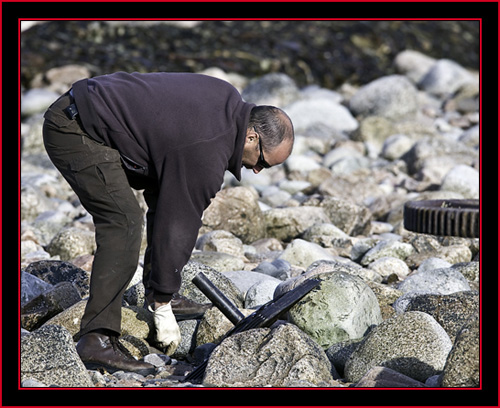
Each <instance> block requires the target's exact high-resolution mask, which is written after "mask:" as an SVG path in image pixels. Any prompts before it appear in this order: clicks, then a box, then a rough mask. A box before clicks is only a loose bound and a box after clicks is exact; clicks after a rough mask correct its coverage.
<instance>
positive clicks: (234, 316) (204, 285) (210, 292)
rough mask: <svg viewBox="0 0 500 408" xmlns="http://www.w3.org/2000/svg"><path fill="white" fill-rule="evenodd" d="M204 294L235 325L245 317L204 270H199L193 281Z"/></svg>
mask: <svg viewBox="0 0 500 408" xmlns="http://www.w3.org/2000/svg"><path fill="white" fill-rule="evenodd" d="M192 282H193V283H194V284H195V285H196V287H197V288H198V289H200V290H201V291H202V292H203V294H204V295H205V296H206V297H207V298H209V299H210V301H211V302H212V303H213V304H214V305H215V306H216V307H217V309H219V310H220V311H221V312H222V313H223V314H224V316H226V317H227V318H228V319H229V320H230V321H231V323H233V324H234V325H236V324H238V323H239V322H240V320H242V319H244V318H245V315H244V314H243V313H241V312H240V311H239V309H238V308H237V307H236V306H235V305H234V304H233V302H231V301H230V300H229V299H228V298H227V297H226V296H225V295H224V294H223V293H222V292H221V291H220V290H219V289H218V288H217V287H216V286H215V285H214V284H213V283H212V282H210V280H209V279H208V278H207V277H206V275H205V274H204V273H203V272H199V273H198V275H196V276H195V277H194V278H193V281H192Z"/></svg>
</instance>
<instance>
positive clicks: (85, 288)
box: [26, 260, 90, 298]
mask: <svg viewBox="0 0 500 408" xmlns="http://www.w3.org/2000/svg"><path fill="white" fill-rule="evenodd" d="M26 272H28V273H30V274H31V275H33V276H36V277H38V278H40V279H42V280H44V281H45V282H47V283H50V284H51V285H56V284H58V283H61V282H71V283H72V284H73V286H74V287H75V288H76V289H77V290H78V293H79V294H80V296H81V297H82V298H84V297H86V296H88V295H89V290H90V272H87V271H85V270H83V269H80V268H78V267H76V266H75V265H73V264H72V263H70V262H64V261H52V260H48V261H38V262H33V263H31V264H29V265H28V266H27V267H26Z"/></svg>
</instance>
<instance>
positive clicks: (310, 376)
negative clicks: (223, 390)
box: [203, 324, 332, 387]
mask: <svg viewBox="0 0 500 408" xmlns="http://www.w3.org/2000/svg"><path fill="white" fill-rule="evenodd" d="M298 381H307V382H308V383H311V384H314V385H316V386H321V385H329V384H330V383H331V381H332V374H331V364H330V362H329V361H328V358H327V357H326V355H325V353H324V351H323V350H322V349H321V348H320V347H319V346H318V345H317V344H316V343H315V342H314V341H313V340H311V339H310V338H309V337H308V336H306V335H305V334H304V333H303V332H301V331H300V330H299V329H297V327H295V326H293V325H290V324H285V325H279V326H277V327H276V328H275V329H273V330H271V329H253V330H248V331H246V332H243V333H239V334H236V335H234V336H231V337H228V338H227V339H225V340H224V341H223V342H222V343H221V344H220V345H219V346H218V347H217V348H216V349H215V350H214V351H213V353H212V354H211V356H210V359H209V361H208V365H207V370H206V376H205V379H204V381H203V384H204V385H205V386H214V387H288V386H293V384H295V383H296V382H298Z"/></svg>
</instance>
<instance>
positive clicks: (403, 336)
mask: <svg viewBox="0 0 500 408" xmlns="http://www.w3.org/2000/svg"><path fill="white" fill-rule="evenodd" d="M451 347H452V343H451V341H450V338H449V337H448V335H447V334H446V332H445V331H444V329H443V328H442V327H441V326H440V325H439V324H438V323H437V322H436V320H435V319H434V318H433V317H431V316H430V315H428V314H426V313H423V312H407V313H404V314H402V315H398V316H396V317H393V318H390V319H387V320H385V321H383V322H382V323H381V324H379V325H378V326H377V327H375V328H374V329H373V330H372V331H371V332H370V333H369V334H368V335H367V336H366V338H365V339H364V341H363V343H362V344H361V345H360V346H359V347H358V348H357V349H356V350H355V351H354V352H353V353H352V355H351V357H350V358H349V360H348V361H347V363H346V365H345V376H346V378H347V379H348V380H349V381H352V382H357V381H359V380H360V379H361V378H362V377H363V376H364V375H365V374H366V373H367V372H368V371H369V370H370V369H371V368H373V367H376V366H382V367H388V368H391V369H393V370H395V371H397V372H399V373H401V374H404V375H406V376H408V377H411V378H413V379H415V380H418V381H421V382H425V380H426V379H427V378H429V377H430V376H432V375H435V374H437V373H439V372H440V371H441V370H442V369H443V368H444V364H445V362H446V357H447V356H448V353H449V352H450V350H451Z"/></svg>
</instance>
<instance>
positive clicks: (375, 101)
mask: <svg viewBox="0 0 500 408" xmlns="http://www.w3.org/2000/svg"><path fill="white" fill-rule="evenodd" d="M417 107H418V106H417V90H416V88H415V87H414V85H413V84H412V83H411V82H410V81H409V80H408V79H407V78H406V77H404V76H401V75H390V76H386V77H382V78H379V79H376V80H374V81H372V82H370V83H369V84H367V85H365V86H363V87H361V88H360V89H359V90H358V92H356V94H354V96H353V97H352V98H351V100H350V108H351V110H352V112H353V113H354V114H355V115H362V116H371V115H378V116H383V117H385V118H389V119H401V118H404V117H412V116H414V115H415V113H416V111H417Z"/></svg>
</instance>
